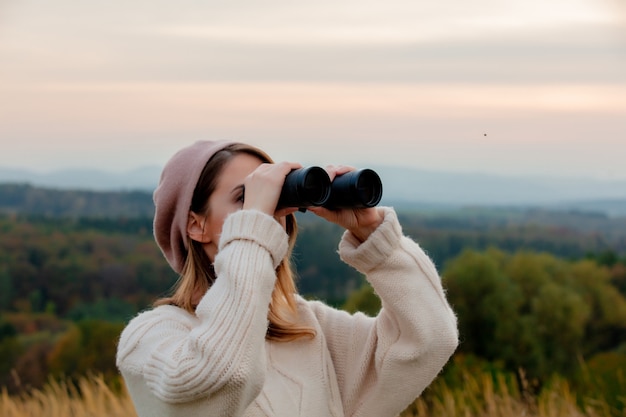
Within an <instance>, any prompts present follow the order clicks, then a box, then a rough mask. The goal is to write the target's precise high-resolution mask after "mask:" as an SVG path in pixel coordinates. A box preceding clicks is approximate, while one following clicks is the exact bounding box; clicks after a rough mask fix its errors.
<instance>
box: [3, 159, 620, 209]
mask: <svg viewBox="0 0 626 417" xmlns="http://www.w3.org/2000/svg"><path fill="white" fill-rule="evenodd" d="M370 168H373V169H374V170H376V171H377V172H378V173H379V175H380V177H381V179H382V181H383V188H384V192H383V204H387V205H390V204H392V203H394V205H397V204H400V203H403V204H407V205H411V206H418V207H430V206H433V205H434V206H437V207H440V206H454V207H458V206H468V205H479V206H494V205H496V206H509V205H515V206H558V207H565V208H568V209H577V210H579V209H585V210H586V209H587V208H588V207H589V202H592V203H591V204H592V207H593V209H594V210H600V211H602V212H606V213H607V214H610V215H626V180H610V179H606V180H600V179H590V178H549V177H507V176H498V175H492V174H481V173H475V172H439V171H426V170H419V169H414V168H406V167H394V166H373V167H370ZM159 176H160V168H159V167H157V166H152V167H143V168H139V169H136V170H132V171H128V172H105V171H98V170H88V169H84V170H63V171H53V172H46V173H41V172H33V171H27V170H17V169H6V168H4V169H3V168H2V167H0V184H1V183H7V184H9V183H10V184H31V185H33V186H35V187H43V188H52V189H58V190H92V191H100V192H110V191H124V192H129V191H131V190H139V191H145V192H151V191H152V190H154V188H155V186H156V184H157V181H158V179H159ZM596 202H599V203H596ZM605 209H606V210H605Z"/></svg>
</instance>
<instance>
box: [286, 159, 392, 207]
mask: <svg viewBox="0 0 626 417" xmlns="http://www.w3.org/2000/svg"><path fill="white" fill-rule="evenodd" d="M382 195H383V185H382V182H381V180H380V177H379V176H378V174H377V173H376V172H374V171H373V170H371V169H361V170H358V171H351V172H347V173H345V174H343V175H339V176H337V177H335V179H334V180H333V181H332V182H331V181H330V177H329V176H328V174H327V173H326V171H325V170H324V169H323V168H320V167H316V166H313V167H308V168H300V169H295V170H293V171H291V172H290V173H289V174H287V177H286V178H285V183H284V184H283V188H282V190H281V193H280V198H279V200H278V207H279V208H283V207H298V208H299V209H306V208H307V207H314V206H323V207H326V208H329V209H339V208H367V207H374V206H376V205H377V204H378V203H379V202H380V199H381V198H382Z"/></svg>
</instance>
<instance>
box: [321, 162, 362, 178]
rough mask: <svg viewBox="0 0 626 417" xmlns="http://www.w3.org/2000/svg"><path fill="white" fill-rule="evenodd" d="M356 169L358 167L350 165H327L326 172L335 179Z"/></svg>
mask: <svg viewBox="0 0 626 417" xmlns="http://www.w3.org/2000/svg"><path fill="white" fill-rule="evenodd" d="M355 169H356V168H354V167H353V166H350V165H328V166H327V167H326V172H327V173H328V176H329V177H330V180H331V181H333V180H334V179H335V177H337V176H339V175H343V174H345V173H347V172H351V171H354V170H355Z"/></svg>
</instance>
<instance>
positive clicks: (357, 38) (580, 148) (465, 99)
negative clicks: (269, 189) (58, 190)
mask: <svg viewBox="0 0 626 417" xmlns="http://www.w3.org/2000/svg"><path fill="white" fill-rule="evenodd" d="M197 139H234V140H240V141H244V142H249V143H252V144H254V145H257V146H260V147H262V148H263V149H265V150H267V151H268V152H269V153H270V154H271V155H273V156H274V158H275V159H278V160H282V159H289V160H295V161H300V162H302V163H305V164H321V165H323V164H326V163H349V164H352V165H357V166H364V165H367V164H377V165H379V164H396V165H402V166H412V167H416V168H421V169H434V170H440V171H461V172H466V171H467V172H488V173H498V174H507V175H545V174H549V175H552V176H569V177H595V178H611V179H618V178H619V179H626V163H624V160H625V159H626V3H624V0H550V1H545V0H514V1H513V0H473V1H464V0H438V1H436V2H434V1H431V2H425V1H416V0H386V1H384V2H382V1H371V0H358V1H354V0H345V1H343V0H342V1H336V0H333V1H328V0H316V1H314V2H295V1H252V0H246V1H238V0H234V1H228V2H225V1H219V2H218V1H207V0H205V1H192V0H181V1H177V2H172V1H161V0H158V1H157V0H150V1H139V0H137V1H130V2H127V1H124V2H123V1H118V0H114V1H108V2H78V1H69V0H55V1H54V2H43V1H20V0H0V141H1V144H2V146H1V148H0V167H13V168H29V169H34V170H38V171H41V172H46V171H49V170H56V169H62V168H78V167H93V168H98V169H105V170H112V171H118V172H119V171H124V170H128V169H132V168H136V167H140V166H144V165H162V164H164V163H165V161H166V160H167V158H168V157H169V156H170V155H171V154H172V153H173V152H175V151H176V150H177V149H178V148H180V147H181V146H184V145H186V144H189V143H192V142H193V141H195V140H197Z"/></svg>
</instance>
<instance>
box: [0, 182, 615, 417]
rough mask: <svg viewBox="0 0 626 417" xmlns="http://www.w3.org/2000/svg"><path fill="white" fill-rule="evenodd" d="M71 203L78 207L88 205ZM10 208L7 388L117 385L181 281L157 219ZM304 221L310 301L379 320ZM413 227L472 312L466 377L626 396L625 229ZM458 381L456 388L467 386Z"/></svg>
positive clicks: (501, 213) (492, 212) (465, 214)
mask: <svg viewBox="0 0 626 417" xmlns="http://www.w3.org/2000/svg"><path fill="white" fill-rule="evenodd" d="M31 191H32V190H31ZM69 193H70V194H67V195H66V196H67V197H68V207H77V206H76V203H75V201H76V200H75V199H74V197H71V196H72V195H73V194H71V193H72V192H69ZM76 193H78V194H76V195H80V194H81V193H82V192H76ZM18 194H19V193H18ZM52 194H54V193H52ZM95 194H97V196H94V197H93V198H94V200H93V201H95V202H97V201H100V200H99V199H100V198H101V197H103V196H102V193H95ZM73 196H75V195H73ZM117 197H118V195H116V197H115V198H117ZM144 197H145V195H144ZM115 198H114V201H115ZM150 198H151V197H150ZM3 201H4V203H2V204H3V205H2V207H4V208H5V210H0V212H1V213H0V313H1V315H2V316H1V318H0V357H2V358H3V361H2V362H1V364H0V386H4V387H6V388H7V389H8V390H9V391H10V392H16V391H20V390H23V389H28V388H29V387H40V386H42V385H43V384H44V383H45V382H46V381H47V378H48V377H49V376H50V375H53V376H58V377H62V376H79V375H83V374H85V373H86V372H88V371H96V372H100V373H102V374H103V375H105V377H107V378H110V380H111V381H114V380H115V378H116V375H117V374H116V370H115V367H114V352H115V342H116V339H117V335H118V334H119V332H120V331H121V329H122V328H123V326H124V323H125V322H127V321H128V320H129V319H130V318H131V317H132V316H133V315H134V314H136V313H137V312H138V311H139V310H142V309H145V308H148V307H149V306H150V305H151V303H152V302H153V301H154V300H155V299H156V298H157V297H159V296H161V295H164V294H165V293H166V292H167V291H168V290H169V289H170V288H171V286H172V285H173V284H174V283H175V281H176V279H177V276H176V274H175V273H174V272H173V271H171V269H170V268H169V266H168V265H167V263H166V262H165V260H164V258H163V256H162V255H161V253H160V252H159V249H158V247H157V246H156V244H155V243H154V239H153V236H152V218H151V215H111V214H110V212H109V213H108V214H102V215H100V214H97V213H104V212H105V211H106V210H102V211H101V212H99V211H94V213H93V215H91V216H84V215H74V214H69V213H70V212H68V211H63V210H64V209H63V210H62V209H59V211H58V212H59V213H61V212H62V213H64V214H63V215H56V214H54V213H56V211H55V210H51V209H48V208H45V209H43V210H41V209H40V210H37V209H36V206H37V204H35V203H33V205H32V207H33V211H32V212H23V211H21V210H6V207H8V206H9V205H8V203H7V202H8V201H10V199H8V198H4V200H3ZM33 201H39V202H40V204H43V205H44V206H43V207H45V204H47V203H46V199H45V198H44V197H41V200H37V199H34V200H33ZM70 202H74V203H71V204H70ZM144 203H145V201H144ZM38 204H39V203H38ZM89 204H91V203H89ZM89 204H87V203H85V207H87V206H89ZM94 204H96V203H94ZM108 204H113V205H114V203H106V202H103V203H102V207H106V206H107V205H108ZM141 204H143V203H141ZM149 204H150V206H151V204H152V202H151V200H149ZM131 205H132V204H131ZM19 206H20V205H19V204H18V203H17V202H16V203H15V204H14V205H13V207H19ZM121 206H122V207H125V206H126V203H121ZM94 210H95V209H94ZM2 213H3V214H2ZM73 213H82V212H81V211H80V210H78V209H76V211H74V212H73ZM127 213H130V212H127ZM297 216H298V224H299V235H298V243H297V245H296V249H295V251H294V265H295V267H296V269H297V273H298V277H299V278H298V287H299V289H300V292H301V293H303V294H304V295H305V296H308V297H316V298H322V299H325V300H326V301H328V302H329V303H331V304H333V305H336V306H338V307H343V308H346V309H349V310H351V309H355V308H356V309H359V310H362V311H366V312H371V313H372V314H374V313H375V312H376V311H377V309H378V308H380V305H379V303H378V302H377V299H376V297H374V296H373V294H372V293H371V289H370V288H369V287H368V286H367V285H364V280H363V277H362V276H360V274H358V273H357V272H356V271H354V270H352V269H350V268H349V267H347V266H346V265H344V264H343V263H341V262H340V260H339V259H338V255H337V253H336V248H337V243H338V241H339V239H340V236H341V233H342V231H341V230H340V229H339V228H338V227H336V226H334V225H331V224H328V223H325V222H323V221H322V220H320V219H318V218H316V217H315V216H314V215H312V214H310V213H297ZM399 217H400V219H401V223H402V225H403V229H404V232H405V233H406V234H407V235H409V236H411V237H413V238H414V239H415V240H416V241H418V242H419V243H420V245H421V246H422V247H423V248H424V249H425V250H426V251H427V253H429V255H430V256H431V257H432V258H433V259H434V261H435V262H436V264H437V266H438V267H439V270H440V271H441V272H442V275H443V277H444V282H445V286H446V288H447V289H448V295H449V297H450V300H451V302H452V304H453V306H454V308H455V311H456V312H457V314H458V317H459V325H460V330H461V337H462V339H461V340H462V343H461V346H460V348H459V354H458V355H457V359H456V361H454V364H456V365H454V366H460V365H459V363H462V366H463V367H466V368H472V367H479V368H480V371H481V372H483V371H486V372H500V371H502V372H513V373H514V372H518V371H519V370H520V369H523V370H524V372H526V373H527V375H529V376H530V377H531V378H532V381H538V382H537V384H538V385H540V384H542V383H545V381H548V380H549V376H550V375H552V374H559V375H564V376H567V377H568V378H571V380H572V381H574V382H576V383H577V384H578V386H579V387H583V386H585V387H587V388H588V385H585V384H583V382H581V381H582V379H584V378H587V379H588V380H589V378H591V376H589V375H591V374H585V375H587V376H585V377H583V376H581V375H583V374H582V373H581V369H582V368H583V367H586V369H588V370H589V369H591V370H592V371H593V375H594V376H593V378H597V377H598V376H597V375H599V374H602V375H604V376H603V377H602V378H601V380H602V382H601V383H598V384H597V386H603V387H604V389H605V391H606V392H608V393H611V392H614V391H612V390H614V389H616V388H615V387H620V388H622V389H623V388H624V383H623V381H622V383H621V385H620V383H619V381H617V379H615V378H619V377H618V376H616V375H617V374H616V370H619V369H624V365H625V363H624V358H625V357H626V344H625V343H626V332H625V326H626V312H625V309H626V307H625V303H624V297H625V295H626V219H625V218H611V217H608V216H605V215H602V214H598V213H584V212H576V211H564V212H553V211H550V210H542V209H537V208H533V209H521V208H508V209H505V208H498V209H492V208H466V209H463V210H448V211H433V212H426V211H421V212H418V211H406V210H403V211H400V212H399ZM459 372H460V371H459ZM454 375H456V374H455V370H454V369H452V370H449V371H448V372H447V373H446V374H445V377H446V378H451V381H452V382H454V378H455V376H454ZM611 378H614V379H611ZM621 378H622V379H623V378H624V376H622V377H621ZM615 398H617V397H615ZM616 401H617V400H615V399H614V401H613V402H612V404H616V405H615V407H623V404H622V405H621V406H620V403H617V402H616ZM620 401H621V400H620ZM620 409H621V408H620Z"/></svg>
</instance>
